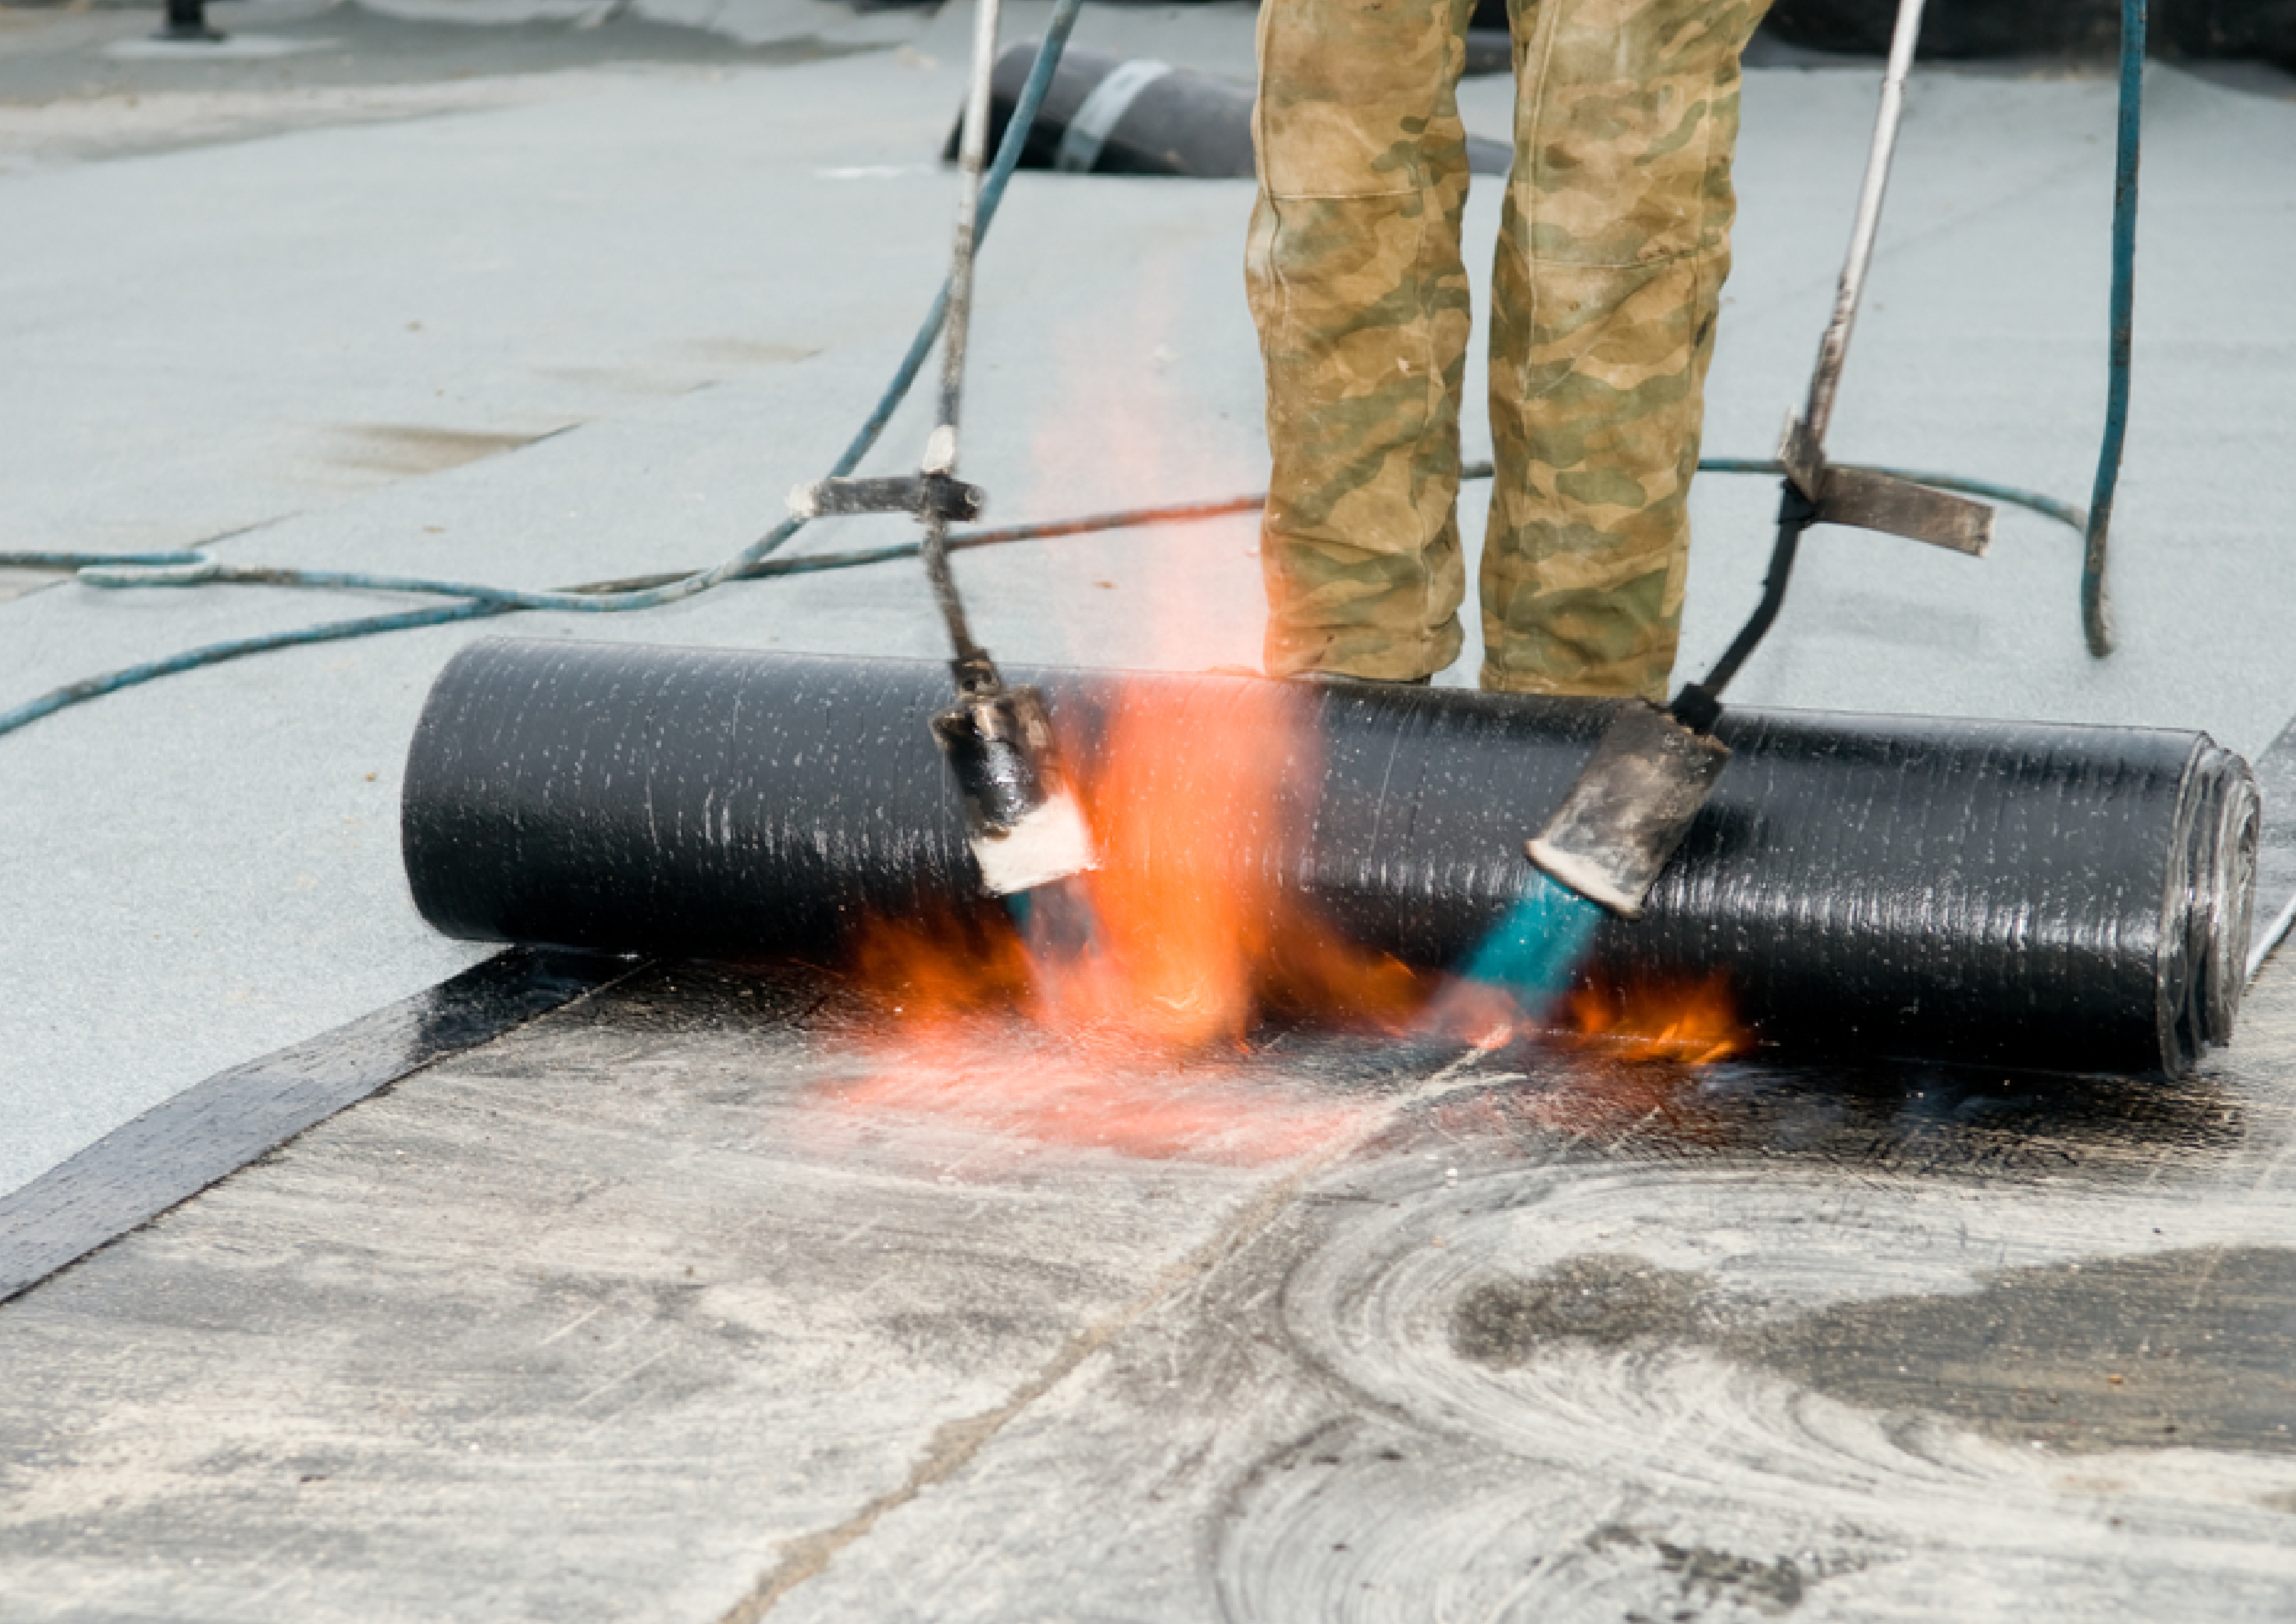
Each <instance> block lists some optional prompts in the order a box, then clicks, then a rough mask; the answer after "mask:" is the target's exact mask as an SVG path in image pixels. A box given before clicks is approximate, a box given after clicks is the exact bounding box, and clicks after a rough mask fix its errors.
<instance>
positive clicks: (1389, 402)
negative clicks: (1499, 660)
mask: <svg viewBox="0 0 2296 1624" xmlns="http://www.w3.org/2000/svg"><path fill="white" fill-rule="evenodd" d="M1469 4H1470V0H1265V3H1264V4H1262V5H1261V7H1260V14H1259V107H1258V110H1257V111H1256V113H1255V123H1254V131H1253V133H1254V136H1255V139H1256V141H1257V144H1258V146H1259V202H1258V203H1257V205H1256V206H1255V207H1254V209H1253V212H1252V223H1251V248H1250V253H1249V258H1248V260H1247V263H1246V267H1245V285H1246V288H1247V291H1249V293H1250V295H1251V310H1252V316H1253V319H1254V320H1255V321H1256V322H1257V323H1258V324H1259V344H1260V351H1261V355H1262V357H1263V359H1264V360H1265V363H1266V365H1267V439H1268V443H1269V447H1270V449H1271V450H1272V451H1273V452H1274V454H1275V471H1274V475H1273V479H1272V482H1271V489H1270V491H1269V495H1268V500H1267V516H1266V518H1265V520H1264V521H1263V524H1262V528H1261V563H1262V568H1263V570H1264V572H1265V575H1266V578H1267V604H1268V617H1267V669H1268V672H1269V674H1270V675H1271V676H1276V677H1288V676H1292V675H1294V674H1296V673H1299V672H1301V671H1338V672H1347V673H1349V674H1352V675H1355V676H1358V677H1423V676H1424V675H1426V674H1427V673H1428V672H1431V671H1436V670H1440V669H1441V668H1443V667H1445V666H1447V665H1448V664H1450V663H1451V661H1452V660H1454V659H1456V658H1457V656H1458V652H1459V645H1460V642H1461V636H1460V631H1459V617H1458V608H1459V600H1460V598H1461V596H1462V595H1463V594H1464V572H1463V570H1462V566H1461V564H1460V559H1459V529H1458V519H1457V514H1456V505H1457V497H1458V480H1459V394H1460V390H1461V388H1462V384H1463V381H1464V375H1465V370H1466V345H1467V332H1468V330H1469V326H1470V321H1471V318H1470V314H1469V307H1468V298H1467V278H1466V273H1465V271H1464V267H1462V265H1461V263H1460V259H1459V216H1460V211H1461V209H1463V208H1464V205H1465V201H1466V194H1467V153H1466V138H1465V134H1464V131H1463V130H1462V128H1461V127H1460V124H1459V115H1458V105H1457V101H1456V89H1457V86H1458V79H1459V70H1460V68H1461V67H1462V65H1463V62H1464V43H1463V41H1464V32H1465V28H1466V14H1467V12H1468V10H1469Z"/></svg>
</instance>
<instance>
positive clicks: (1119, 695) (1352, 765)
mask: <svg viewBox="0 0 2296 1624" xmlns="http://www.w3.org/2000/svg"><path fill="white" fill-rule="evenodd" d="M1014 676H1015V677H1016V679H1017V680H1021V681H1026V682H1031V683H1036V684H1038V685H1042V686H1043V688H1044V689H1045V691H1046V695H1047V698H1048V700H1049V701H1050V703H1051V705H1052V708H1053V711H1054V720H1055V723H1056V726H1058V727H1059V728H1060V730H1061V732H1062V735H1063V741H1064V748H1065V749H1066V750H1069V751H1070V752H1072V754H1073V759H1074V765H1075V767H1076V768H1077V770H1078V776H1079V777H1080V778H1081V779H1082V780H1083V781H1084V782H1086V783H1091V782H1093V780H1094V779H1095V775H1096V771H1097V769H1098V767H1100V765H1101V760H1102V751H1103V745H1104V742H1105V738H1106V724H1107V721H1108V719H1109V717H1110V715H1111V709H1112V708H1113V707H1114V706H1116V705H1119V704H1126V705H1146V706H1150V707H1152V708H1153V715H1154V719H1155V726H1158V727H1159V728H1161V729H1165V730H1168V731H1167V736H1168V737H1171V738H1175V739H1179V740H1185V739H1187V738H1189V737H1191V736H1195V730H1198V729H1202V728H1207V727H1212V726H1218V725H1219V724H1220V723H1221V722H1222V721H1223V720H1226V719H1230V718H1232V717H1233V715H1234V711H1235V708H1236V707H1237V706H1238V705H1239V704H1242V703H1244V702H1246V701H1249V700H1251V699H1253V698H1255V697H1256V698H1258V699H1259V700H1260V701H1262V702H1263V703H1264V702H1265V701H1266V700H1267V696H1268V694H1269V693H1270V690H1269V688H1268V686H1267V685H1266V684H1264V683H1261V682H1259V680H1258V679H1254V678H1247V677H1219V676H1200V677H1199V676H1152V675H1118V674H1110V673H1087V672H1077V671H1028V672H1018V673H1015V674H1014ZM946 689H947V674H946V672H945V671H944V670H943V668H941V667H939V666H938V665H932V664H928V663H924V662H909V661H894V660H844V659H824V658H811V657H803V656H797V655H783V654H770V653H756V652H731V651H722V650H697V649H667V648H647V647H635V646H626V645H611V644H584V643H562V642H534V641H495V642H488V643H482V644H476V645H474V646H472V647H471V648H469V649H466V650H464V651H463V652H461V653H459V654H457V655H456V656H455V658H454V660H452V661H451V662H450V663H449V664H448V665H447V668H446V669H445V671H444V672H443V673H441V675H440V676H439V680H438V683H437V685H435V686H434V687H433V689H432V691H431V694H430V701H429V702H428V704H427V705H426V707H425V708H424V710H423V713H422V721H421V723H420V724H419V726H418V727H417V729H416V732H415V736H414V745H413V749H412V751H411V753H410V755H409V759H408V762H407V771H406V791H405V801H404V808H403V838H404V843H405V851H406V871H407V878H408V882H409V884H410V885H411V887H412V888H413V891H414V900H415V903H416V906H418V907H419V908H420V909H421V910H422V914H423V916H424V917H425V918H427V919H428V920H429V921H430V923H432V924H434V925H435V926H437V927H438V928H439V930H441V931H445V932H447V934H449V935H453V936H459V937H466V938H470V939H479V940H501V941H513V942H526V943H533V944H537V945H551V946H560V947H581V948H590V949H606V950H616V951H629V952H646V953H656V954H669V955H677V956H689V957H703V958H708V957H716V958H728V959H736V960H740V959H755V958H757V957H758V956H763V955H767V954H770V953H776V952H788V951H792V950H803V951H807V952H809V953H820V952H823V951H824V950H828V951H833V950H834V949H835V947H836V945H837V944H838V942H839V941H840V939H842V938H843V937H844V936H845V934H846V933H847V931H849V929H850V928H851V927H852V926H854V925H855V924H856V923H859V922H860V921H862V920H863V919H865V918H866V917H868V916H870V915H907V914H911V913H914V912H915V911H916V910H918V909H920V908H923V907H927V906H956V907H970V906H984V905H982V904H980V903H979V901H978V900H977V897H976V888H975V882H974V880H973V876H972V864H971V858H970V857H968V855H967V853H966V848H965V840H964V824H963V821H962V818H961V816H960V814H959V812H958V809H957V807H956V805H955V800H954V799H953V798H952V795H951V792H950V790H949V787H948V783H947V773H946V771H945V769H944V768H943V767H942V764H941V762H940V759H939V756H938V754H937V752H936V750H935V748H934V745H933V742H932V740H931V735H930V734H928V732H927V730H926V719H927V718H928V717H930V716H931V714H932V713H933V711H934V710H935V709H937V708H938V707H939V706H940V705H941V704H943V703H944V702H945V701H946V697H947V696H946ZM1275 692H1276V693H1278V694H1280V696H1281V697H1280V700H1279V701H1278V702H1280V703H1283V704H1286V705H1290V706H1293V707H1296V708H1297V712H1298V715H1299V717H1300V720H1301V722H1302V723H1303V725H1304V726H1305V727H1306V728H1307V729H1308V730H1309V731H1308V733H1306V734H1303V735H1302V736H1303V737H1305V738H1306V739H1307V740H1308V742H1309V743H1310V745H1311V747H1312V748H1310V749H1309V750H1308V751H1307V753H1306V754H1305V755H1303V756H1302V758H1301V759H1300V767H1299V770H1298V771H1297V772H1296V773H1295V774H1294V775H1292V787H1291V789H1290V790H1289V791H1287V793H1288V795H1289V800H1288V801H1287V803H1286V804H1285V805H1283V807H1282V808H1279V809H1278V811H1277V812H1276V814H1275V815H1274V816H1271V817H1270V818H1269V820H1268V821H1267V823H1266V824H1264V825H1263V826H1258V827H1245V828H1236V829H1233V830H1231V831H1229V832H1228V833H1230V835H1231V836H1232V838H1233V839H1234V841H1236V842H1237V843H1238V845H1239V847H1240V848H1241V849H1243V850H1245V851H1246V852H1248V853H1249V854H1250V856H1251V860H1252V861H1253V862H1256V863H1258V864H1259V865H1263V867H1264V870H1265V872H1266V874H1267V875H1268V877H1269V878H1270V879H1271V881H1272V882H1274V883H1275V885H1276V886H1278V887H1280V888H1281V889H1282V890H1283V891H1285V892H1288V893H1290V894H1292V896H1293V897H1295V898H1298V899H1300V900H1302V901H1304V902H1307V903H1308V904H1310V905H1312V906H1315V907H1316V908H1317V909H1319V910H1321V912H1322V913H1323V914H1324V916H1325V917H1327V918H1328V919H1330V920H1331V921H1332V922H1333V923H1335V924H1336V925H1337V926H1338V927H1340V928H1341V930H1342V931H1345V932H1346V933H1347V934H1348V935H1349V936H1350V937H1352V938H1354V939H1357V940H1358V941H1360V942H1362V943H1364V944H1365V945H1367V946H1371V947H1377V948H1382V949H1384V950H1386V951H1389V952H1391V953H1393V954H1395V955H1397V956H1399V957H1401V958H1402V959H1404V960H1406V962H1409V963H1412V964H1419V965H1425V966H1451V965H1456V964H1459V963H1460V962H1461V961H1463V960H1464V958H1465V957H1466V956H1467V955H1468V954H1469V953H1470V952H1471V951H1472V949H1473V947H1475V945H1476V944H1477V943H1478V942H1479V941H1480V939H1481V938H1482V937H1483V935H1484V934H1485V933H1486V932H1487V931H1489V930H1490V929H1491V928H1492V926H1493V925H1494V924H1495V923H1497V922H1498V921H1499V920H1500V918H1501V917H1502V916H1503V915H1505V913H1506V911H1507V910H1508V908H1509V906H1511V905H1512V904H1513V902H1514V901H1515V899H1516V898H1518V896H1519V895H1520V894H1521V888H1522V887H1523V886H1524V885H1525V884H1526V883H1527V882H1529V879H1530V877H1531V871H1530V869H1529V865H1528V864H1527V863H1526V862H1525V860H1524V858H1523V857H1522V841H1523V840H1524V838H1525V836H1526V835H1527V834H1528V833H1529V832H1531V831H1532V830H1534V829H1536V828H1537V827H1538V824H1539V823H1540V821H1541V820H1542V819H1543V818H1544V817H1545V816H1546V813H1547V811H1548V810H1549V809H1550V808H1552V807H1553V806H1554V803H1555V801H1556V800H1558V799H1559V798H1560V797H1561V796H1562V793H1563V791H1565V789H1566V788H1567V787H1568V786H1569V785H1570V783H1571V782H1572V780H1573V778H1574V777H1575V776H1576V775H1577V773H1578V772H1579V767H1581V765H1582V764H1583V763H1584V761H1585V759H1586V757H1587V753H1588V751H1589V750H1591V749H1592V747H1593V744H1594V741H1595V737H1596V735H1597V734H1599V733H1600V732H1601V730H1602V727H1603V724H1604V721H1605V719H1606V716H1607V709H1608V707H1607V704H1606V703H1605V702H1603V701H1572V700H1540V699H1529V698H1519V697H1507V696H1499V695H1488V694H1481V693H1468V692H1464V691H1460V690H1455V689H1412V688H1397V689H1389V688H1384V687H1378V688H1374V687H1363V688H1354V687H1323V686H1315V685H1282V686H1281V687H1280V688H1278V689H1277V690H1275ZM1246 714H1252V715H1256V714H1259V712H1257V711H1251V712H1247V713H1246ZM1719 732H1720V734H1721V736H1722V737H1723V739H1724V740H1725V741H1726V742H1727V743H1728V744H1729V745H1730V747H1731V750H1732V751H1733V752H1734V753H1733V758H1732V760H1731V762H1730V764H1729V767H1727V769H1726V771H1725V773H1724V774H1723V776H1722V779H1721V782H1720V783H1719V785H1718V788H1717V790H1716V792H1715V795H1714V798H1713V800H1712V801H1711V802H1710V804H1709V806H1708V807H1707V808H1706V810H1705V811H1704V813H1702V815H1701V816H1700V818H1699V820H1698V822H1697V824H1695V825H1694V826H1693V829H1692V832H1691V834H1690V837H1689V840H1688V842H1687V843H1686V844H1685V846H1684V848H1683V849H1682V851H1681V854H1680V855H1679V857H1677V860H1676V861H1675V863H1674V865H1672V866H1671V867H1670V868H1669V870H1668V872H1667V873H1666V874H1665V875H1664V876H1663V877H1662V878H1661V880H1660V882H1659V884H1658V887H1657V889H1656V890H1654V891H1653V892H1652V896H1651V898H1650V906H1649V911H1648V913H1647V915H1645V916H1644V918H1643V919H1642V920H1640V921H1638V922H1635V923H1628V922H1625V921H1620V920H1611V921H1609V922H1608V923H1605V925H1604V926H1603V929H1602V931H1601V932H1600V933H1599V935H1598V936H1597V938H1596V941H1595V949H1594V955H1593V959H1592V962H1591V964H1589V966H1588V968H1587V971H1586V972H1585V973H1586V975H1587V978H1588V979H1590V980H1594V981H1596V982H1608V983H1611V984H1618V985H1623V984H1627V983H1630V982H1633V981H1636V980H1644V979H1655V980H1677V979H1691V978H1702V977H1704V976H1706V975H1708V974H1710V973H1712V972H1717V971H1719V972H1726V974H1727V976H1728V978H1729V980H1730V982H1731V985H1732V988H1733V990H1734V996H1735V998H1736V1002H1737V1005H1738V1008H1739V1011H1740V1013H1741V1014H1742V1015H1743V1017H1745V1018H1746V1019H1748V1020H1749V1021H1751V1022H1752V1024H1753V1025H1754V1026H1755V1028H1756V1029H1757V1031H1758V1033H1759V1035H1760V1036H1761V1037H1762V1038H1763V1039H1764V1040H1765V1041H1766V1042H1767V1043H1770V1044H1773V1045H1776V1046H1782V1047H1784V1048H1786V1049H1789V1050H1793V1051H1799V1052H1803V1053H1811V1054H1817V1053H1825V1054H1871V1055H1881V1056H1890V1057H1898V1058H1913V1059H1933V1060H1939V1061H1950V1062H1971V1063H1984V1064H1991V1065H1999V1066H2004V1067H2018V1068H2038V1069H2043V1070H2061V1071H2117V1072H2126V1073H2145V1072H2167V1073H2169V1074H2172V1075H2173V1074H2176V1073H2179V1072H2182V1071H2184V1070H2187V1069H2188V1068H2189V1067H2190V1066H2191V1064H2192V1063H2193V1062H2194V1059H2195V1058H2196V1057H2197V1056H2198V1055H2199V1054H2200V1053H2201V1052H2202V1050H2203V1049H2204V1048H2205V1047H2206V1046H2208V1045H2210V1044H2211V1043H2221V1042H2224V1041H2225V1040H2226V1039H2227V1038H2229V1037H2230V1035H2231V1031H2232V1022H2233V1017H2234V1014H2235V1011H2236V1009H2237V1007H2238V1004H2239V998H2240V992H2241V988H2242V978H2243V962H2244V959H2245V956H2246V950H2247V939H2248V907H2249V904H2250V898H2251V894H2252V891H2253V885H2254V882H2253V872H2254V851H2255V841H2256V828H2257V800H2256V791H2255V788H2254V783H2253V780H2252V778H2251V775H2250V774H2249V771H2248V767H2247V766H2246V764H2245V763H2243V761H2241V760H2240V759H2239V758H2237V757H2235V756H2234V755H2232V754H2231V753H2230V752H2228V751H2226V750H2222V749H2219V748H2218V746H2217V745H2215V744H2214V743H2212V742H2210V740H2209V739H2208V738H2207V737H2206V736H2205V735H2204V734H2190V733H2174V732H2167V731H2162V730H2157V729H2137V728H2104V727H2082V726H2058V725H2042V724H2032V723H2005V722H1982V721H1963V720H1950V719H1941V718H1876V717H1851V716H1833V715H1820V714H1795V713H1788V712H1774V713H1768V714H1759V713H1754V712H1735V713H1733V714H1731V715H1729V716H1726V718H1724V721H1723V723H1722V724H1721V726H1720V728H1719ZM1283 745H1284V741H1283V740H1282V739H1280V738H1271V739H1270V741H1269V747H1270V748H1271V749H1275V748H1279V747H1283ZM1310 758H1317V759H1310Z"/></svg>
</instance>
